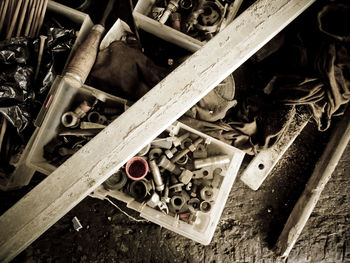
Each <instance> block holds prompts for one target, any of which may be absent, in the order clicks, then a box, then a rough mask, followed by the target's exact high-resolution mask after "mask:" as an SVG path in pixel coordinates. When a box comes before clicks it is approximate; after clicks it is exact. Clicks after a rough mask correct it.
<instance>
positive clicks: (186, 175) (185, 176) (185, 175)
mask: <svg viewBox="0 0 350 263" xmlns="http://www.w3.org/2000/svg"><path fill="white" fill-rule="evenodd" d="M192 176H193V173H192V172H191V171H189V170H183V171H182V172H181V174H180V176H179V180H180V182H181V183H184V184H188V183H189V182H190V181H191V180H192Z"/></svg>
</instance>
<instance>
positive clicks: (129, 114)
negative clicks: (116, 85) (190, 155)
mask: <svg viewBox="0 0 350 263" xmlns="http://www.w3.org/2000/svg"><path fill="white" fill-rule="evenodd" d="M313 2H314V0H260V1H257V2H256V3H254V4H253V5H252V6H251V7H250V8H248V9H247V10H246V11H245V12H244V13H243V14H242V15H240V16H239V17H238V18H237V19H236V20H234V21H233V22H232V23H231V24H230V25H229V26H228V27H227V28H226V29H225V30H223V31H222V32H220V33H219V34H218V35H217V36H216V37H215V38H213V39H212V40H211V41H210V42H208V43H207V44H206V45H205V46H204V47H203V48H201V49H200V50H199V51H197V52H196V53H195V54H193V55H192V56H191V57H190V58H189V59H187V60H186V61H185V62H184V63H183V64H182V65H180V66H179V67H178V68H177V69H175V70H174V71H173V72H172V73H171V74H169V75H168V76H167V77H166V78H165V79H164V80H162V81H161V82H160V83H159V84H158V85H156V86H155V87H154V88H153V89H152V90H151V91H150V92H148V93H147V94H146V95H145V96H144V97H143V98H141V99H140V100H139V101H138V102H136V103H135V104H134V105H133V106H132V107H131V108H129V109H128V110H127V111H126V112H125V113H124V114H122V115H121V116H120V117H119V118H118V119H116V120H115V121H114V122H113V123H111V124H110V125H109V126H108V127H107V128H106V129H104V130H103V131H102V132H101V133H100V134H98V135H97V136H96V137H95V138H94V139H92V140H91V141H90V142H89V143H88V144H87V145H86V146H85V147H83V148H82V149H81V150H80V151H78V152H77V153H76V154H75V155H74V156H72V157H71V158H70V159H69V160H67V161H66V162H65V163H64V164H63V165H61V166H60V167H59V168H57V170H55V171H54V172H53V173H52V174H51V175H50V176H49V177H47V178H46V179H45V180H44V181H43V182H42V183H40V184H39V185H38V186H37V187H35V188H34V189H33V190H32V191H31V192H29V193H28V194H27V195H26V196H25V197H23V198H22V199H21V200H20V201H19V202H18V203H16V204H15V205H14V206H13V207H11V208H10V209H9V210H8V211H7V212H5V213H4V214H3V215H2V216H1V217H0V261H1V262H6V261H10V260H11V259H13V258H14V257H15V256H16V255H17V254H18V253H20V252H21V251H22V250H23V249H25V248H26V247H27V246H28V245H29V244H30V243H32V242H33V241H34V240H35V239H36V238H38V237H39V236H40V235H41V234H42V233H43V232H45V231H46V230H47V229H48V228H49V227H50V226H52V225H53V224H54V223H55V222H56V221H58V220H59V219H60V218H61V217H62V216H63V215H64V214H66V213H67V212H68V211H69V210H70V209H72V208H73V207H74V206H75V205H77V204H78V203H79V202H80V201H81V200H82V199H84V198H85V197H86V196H87V195H88V194H89V193H90V192H92V191H94V189H95V188H96V187H97V186H98V185H100V184H101V183H102V182H103V181H105V180H106V179H107V178H108V177H109V176H110V175H111V174H112V173H114V172H115V171H117V170H118V169H119V168H120V167H121V166H122V165H123V164H124V163H125V162H126V161H127V160H128V159H129V158H131V157H132V156H133V155H134V154H136V153H137V152H138V151H139V150H141V148H143V147H144V146H145V145H146V144H147V143H149V142H150V141H151V140H152V139H153V138H155V137H156V136H157V135H158V134H160V133H161V132H162V131H163V130H164V129H165V128H166V127H168V126H169V125H170V124H171V123H173V122H174V121H175V120H176V119H177V118H179V117H180V116H181V115H182V114H183V113H185V112H186V111H187V110H188V109H189V108H190V107H191V106H192V105H194V104H195V103H196V102H197V101H199V100H200V99H201V98H202V97H204V96H205V95H206V94H207V93H208V92H209V91H210V90H211V89H213V88H214V87H215V86H216V85H217V84H219V83H220V82H221V81H222V80H223V79H225V78H226V77H227V76H228V75H229V74H230V73H232V72H233V71H234V70H235V69H237V68H238V67H239V66H240V65H241V64H242V63H243V62H245V61H246V60H247V59H248V58H249V57H250V56H251V55H253V54H254V53H255V52H256V51H257V50H258V49H260V48H261V47H262V46H263V45H264V44H266V43H267V42H268V41H269V40H270V39H271V38H272V37H274V36H275V35H276V34H277V33H278V32H280V31H281V30H282V29H283V28H284V27H285V26H287V25H288V24H289V23H290V22H291V21H292V20H293V19H295V18H296V17H297V16H298V15H299V14H300V13H302V12H303V11H304V10H305V9H306V8H308V7H309V6H310V5H311V4H312V3H313ZM67 81H69V79H68V80H67ZM72 85H74V82H72Z"/></svg>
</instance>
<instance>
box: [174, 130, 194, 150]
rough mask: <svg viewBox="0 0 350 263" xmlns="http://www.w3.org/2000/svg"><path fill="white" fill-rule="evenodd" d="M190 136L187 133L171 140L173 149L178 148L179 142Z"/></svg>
mask: <svg viewBox="0 0 350 263" xmlns="http://www.w3.org/2000/svg"><path fill="white" fill-rule="evenodd" d="M189 136H190V133H189V132H187V133H185V134H183V135H181V136H180V137H175V138H174V140H173V144H174V146H175V147H177V146H179V145H180V144H181V142H182V141H183V140H185V139H187V138H188V137H189Z"/></svg>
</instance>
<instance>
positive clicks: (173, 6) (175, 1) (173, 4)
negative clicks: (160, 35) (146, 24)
mask: <svg viewBox="0 0 350 263" xmlns="http://www.w3.org/2000/svg"><path fill="white" fill-rule="evenodd" d="M178 8H179V0H170V2H169V4H168V6H167V8H166V10H165V12H164V14H163V15H162V17H161V18H160V19H159V22H160V23H162V24H165V22H166V21H167V20H168V18H169V16H170V15H171V14H172V13H173V12H176V10H177V9H178Z"/></svg>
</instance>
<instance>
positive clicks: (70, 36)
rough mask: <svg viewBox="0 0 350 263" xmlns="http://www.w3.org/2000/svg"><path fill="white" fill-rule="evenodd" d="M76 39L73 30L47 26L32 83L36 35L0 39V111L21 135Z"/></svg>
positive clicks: (36, 43)
mask: <svg viewBox="0 0 350 263" xmlns="http://www.w3.org/2000/svg"><path fill="white" fill-rule="evenodd" d="M74 40H75V33H74V30H66V29H59V28H50V29H49V31H48V38H47V42H46V46H45V49H44V54H43V58H42V63H41V67H40V72H39V77H38V81H37V82H36V84H35V85H34V80H33V78H34V70H35V67H36V65H37V57H38V49H39V42H40V40H39V39H38V38H36V39H31V38H26V37H19V38H11V39H9V40H4V41H0V114H2V115H4V116H5V117H6V119H7V120H8V121H9V122H10V123H11V124H12V125H13V126H14V127H16V128H17V132H18V133H19V134H21V133H22V132H23V131H24V130H25V129H26V127H27V126H28V124H29V123H30V122H31V120H32V119H33V118H34V117H35V116H36V113H37V112H36V111H37V110H38V107H34V105H36V104H37V102H38V100H39V101H40V100H42V101H43V100H44V98H45V96H46V93H47V91H48V90H49V88H50V87H51V85H52V83H53V81H54V79H55V77H56V72H57V71H58V73H60V71H61V70H62V69H63V66H64V62H65V60H66V59H67V55H68V54H69V52H70V50H71V47H72V45H73V43H74Z"/></svg>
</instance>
